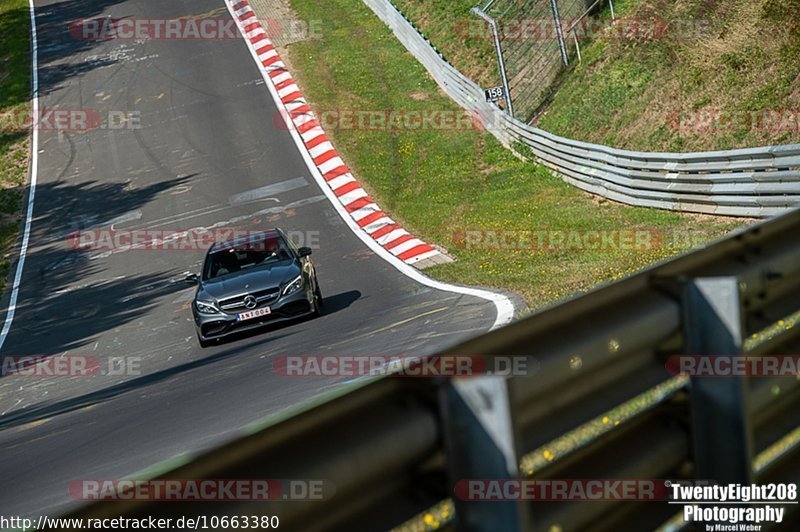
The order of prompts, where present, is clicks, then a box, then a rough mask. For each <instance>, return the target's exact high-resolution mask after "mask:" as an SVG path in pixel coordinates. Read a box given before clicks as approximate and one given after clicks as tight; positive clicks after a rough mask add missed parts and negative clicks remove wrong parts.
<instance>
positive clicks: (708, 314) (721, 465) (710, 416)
mask: <svg viewBox="0 0 800 532" xmlns="http://www.w3.org/2000/svg"><path fill="white" fill-rule="evenodd" d="M684 290H685V291H684V308H685V329H684V330H685V334H686V347H687V353H686V354H687V355H691V356H720V355H721V356H726V355H727V356H731V355H741V354H742V337H743V330H744V323H743V313H742V304H741V298H740V297H739V282H738V280H737V279H736V278H735V277H708V278H701V279H693V280H691V281H689V283H688V284H687V285H686V286H685V289H684ZM748 391H749V390H748V382H747V378H746V377H697V376H692V377H691V408H692V432H693V435H694V457H695V465H696V474H695V477H696V478H699V479H707V480H715V481H717V482H720V483H729V482H740V483H745V484H749V483H751V482H752V477H753V466H752V462H753V438H752V431H751V428H750V423H749V419H748V414H749V411H748V408H747V396H748Z"/></svg>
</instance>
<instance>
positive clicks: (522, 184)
mask: <svg viewBox="0 0 800 532" xmlns="http://www.w3.org/2000/svg"><path fill="white" fill-rule="evenodd" d="M291 4H292V5H293V7H294V9H295V10H296V11H297V15H298V16H299V17H300V18H301V19H309V20H313V19H315V18H318V17H320V16H321V14H324V16H325V17H326V30H325V32H324V35H323V37H322V39H319V40H311V41H305V42H301V43H296V44H292V45H290V47H289V53H290V61H291V64H292V65H293V68H294V69H295V72H294V74H295V75H296V77H297V78H298V80H299V83H300V85H301V87H302V88H303V90H304V92H305V93H306V95H307V96H308V98H309V100H310V101H311V102H312V106H313V107H314V108H315V111H317V112H318V113H319V112H320V111H323V112H324V111H332V110H341V109H344V110H354V109H356V110H414V111H421V110H446V111H453V112H456V111H458V108H457V107H456V106H455V104H454V103H452V101H451V100H450V99H449V98H448V97H447V96H445V95H444V94H443V93H442V92H441V91H440V90H439V88H438V87H437V85H436V84H435V83H434V82H433V81H432V80H431V78H429V77H428V75H427V74H426V72H425V70H424V69H423V67H422V66H420V65H419V63H418V62H417V61H416V60H415V59H414V58H413V57H412V56H411V55H410V54H408V53H407V52H406V51H405V49H404V48H403V47H402V45H401V44H400V43H399V42H398V41H397V40H396V38H395V37H394V36H393V35H392V33H391V32H390V31H389V30H388V29H387V28H386V27H385V26H384V25H383V23H381V22H380V20H379V19H378V18H377V17H375V16H374V14H372V12H371V11H370V10H369V9H368V8H367V7H366V6H364V5H363V4H362V3H361V2H352V1H350V0H291ZM328 134H329V136H330V137H332V139H333V142H334V144H335V145H336V146H337V148H338V149H339V150H340V151H341V153H342V154H343V157H344V159H345V160H346V161H347V163H348V164H349V165H350V167H351V169H352V171H353V172H354V174H355V175H356V177H357V178H358V179H359V180H360V181H361V182H362V183H363V184H364V185H365V186H366V188H367V189H368V190H369V191H370V193H371V194H372V195H373V197H374V198H376V199H377V201H378V202H379V204H380V205H381V206H382V207H383V208H384V209H386V210H387V212H389V213H390V214H391V215H392V216H393V217H394V218H396V219H397V220H399V221H401V222H402V223H404V224H405V225H406V227H407V228H408V229H409V230H410V231H412V232H413V233H415V234H417V235H418V236H420V237H421V238H423V239H425V240H427V241H429V242H433V243H436V244H439V245H442V246H443V247H445V248H446V249H447V250H448V251H449V252H450V253H451V254H452V255H453V256H454V257H455V258H456V259H457V260H456V262H454V263H451V264H446V265H440V266H436V267H434V268H431V269H429V270H427V271H428V273H429V274H431V275H432V276H434V277H436V278H439V279H442V280H446V281H451V282H457V283H463V284H469V285H480V286H487V287H494V288H500V289H506V290H510V291H514V292H516V293H519V294H521V295H522V296H524V298H525V299H526V301H527V302H528V304H529V305H530V306H532V307H539V306H541V305H544V304H546V303H548V302H552V301H554V300H557V299H560V298H563V297H566V296H569V295H572V294H574V293H576V292H581V291H585V290H588V289H590V288H592V287H594V286H596V285H597V284H599V283H602V282H605V281H610V280H613V279H617V278H620V277H622V276H624V275H625V274H627V273H629V272H631V271H634V270H638V269H640V268H642V267H643V266H645V265H647V264H650V263H652V262H653V261H657V260H659V259H663V258H666V257H668V256H671V255H673V254H674V253H676V252H677V251H680V247H681V246H680V245H679V244H675V243H672V244H669V245H665V246H663V247H659V248H657V249H652V250H649V251H646V252H638V251H632V250H595V251H585V250H562V251H558V252H546V253H536V252H534V251H531V250H524V251H521V250H520V251H510V252H509V251H505V250H475V249H466V248H465V247H464V246H461V245H460V244H461V243H463V237H464V232H465V231H475V230H501V231H515V230H516V231H520V230H521V231H536V230H571V229H575V230H582V229H602V230H612V231H613V230H619V229H628V228H645V229H650V228H652V229H659V230H661V231H665V232H669V231H692V230H694V231H697V232H698V234H699V237H700V240H706V239H708V238H713V237H717V236H720V235H722V234H723V233H725V232H726V231H728V230H729V229H731V228H733V227H734V226H736V225H739V224H741V223H742V222H741V221H736V220H731V219H720V218H710V217H698V216H687V215H681V214H676V213H672V212H666V211H658V210H652V209H644V208H633V207H628V206H623V205H619V204H615V203H612V202H609V201H605V200H600V199H598V198H596V197H593V196H590V195H588V194H585V193H583V192H581V191H579V190H577V189H575V188H574V187H572V186H570V185H568V184H566V183H564V182H563V181H561V180H560V179H559V178H557V177H554V176H553V175H551V174H550V173H549V171H547V170H546V169H544V168H543V167H541V166H538V165H536V164H532V163H528V162H524V161H520V160H518V159H517V158H515V157H514V156H513V155H512V154H511V153H510V152H509V151H508V150H506V149H505V148H503V147H502V146H501V145H500V144H499V143H498V142H497V141H496V140H495V139H494V138H493V137H491V136H490V135H489V134H487V133H485V132H483V131H476V130H465V131H453V130H435V129H433V130H431V129H428V130H413V131H411V130H399V129H394V130H391V131H367V130H354V129H349V130H348V129H331V130H329V131H328Z"/></svg>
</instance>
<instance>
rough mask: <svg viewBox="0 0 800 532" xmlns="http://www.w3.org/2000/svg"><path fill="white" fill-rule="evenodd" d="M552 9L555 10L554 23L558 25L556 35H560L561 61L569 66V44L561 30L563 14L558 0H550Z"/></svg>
mask: <svg viewBox="0 0 800 532" xmlns="http://www.w3.org/2000/svg"><path fill="white" fill-rule="evenodd" d="M550 9H552V10H553V24H555V25H556V36H557V37H558V47H559V49H560V50H561V61H562V62H563V63H564V66H569V58H568V57H567V45H566V43H565V42H564V32H563V31H562V30H561V16H560V15H559V14H558V3H557V2H556V0H550Z"/></svg>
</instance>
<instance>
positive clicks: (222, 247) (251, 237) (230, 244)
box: [208, 228, 281, 253]
mask: <svg viewBox="0 0 800 532" xmlns="http://www.w3.org/2000/svg"><path fill="white" fill-rule="evenodd" d="M280 236H281V231H280V229H277V228H275V229H269V230H266V231H248V233H247V235H246V236H241V237H239V238H232V239H230V240H223V241H222V242H215V243H214V245H212V246H211V249H209V250H208V252H209V253H217V252H219V251H226V250H229V249H232V248H236V247H239V246H240V245H242V244H248V243H252V242H262V241H264V240H267V239H270V238H276V237H280Z"/></svg>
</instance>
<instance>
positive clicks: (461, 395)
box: [440, 376, 528, 532]
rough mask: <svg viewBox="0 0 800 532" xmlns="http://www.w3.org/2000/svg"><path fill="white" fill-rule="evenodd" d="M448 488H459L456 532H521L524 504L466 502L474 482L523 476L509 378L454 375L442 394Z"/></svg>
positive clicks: (523, 519) (456, 497)
mask: <svg viewBox="0 0 800 532" xmlns="http://www.w3.org/2000/svg"><path fill="white" fill-rule="evenodd" d="M440 404H441V407H442V408H441V411H442V421H443V424H444V443H445V452H446V457H447V474H448V485H449V487H450V489H451V490H455V493H454V492H453V491H451V493H452V494H453V500H454V501H455V507H456V521H457V524H456V528H457V529H458V530H467V531H470V532H484V531H485V532H491V531H494V530H503V531H509V532H517V531H520V532H521V531H522V530H527V529H528V527H525V526H524V521H525V517H524V516H525V514H524V503H522V502H515V501H502V502H500V501H495V502H484V501H481V500H474V501H469V500H462V499H461V498H460V497H459V495H460V494H461V495H463V494H465V493H467V490H468V487H467V485H466V483H467V482H468V481H469V480H470V479H484V480H489V479H492V480H499V481H505V480H510V479H516V478H519V465H518V459H517V455H516V445H515V440H516V436H515V433H514V429H513V424H512V420H511V408H510V405H509V397H508V388H507V386H506V380H505V378H503V377H499V376H476V377H463V378H459V377H455V378H452V379H450V380H449V381H448V382H447V383H445V384H444V385H443V386H442V388H441V391H440Z"/></svg>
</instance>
